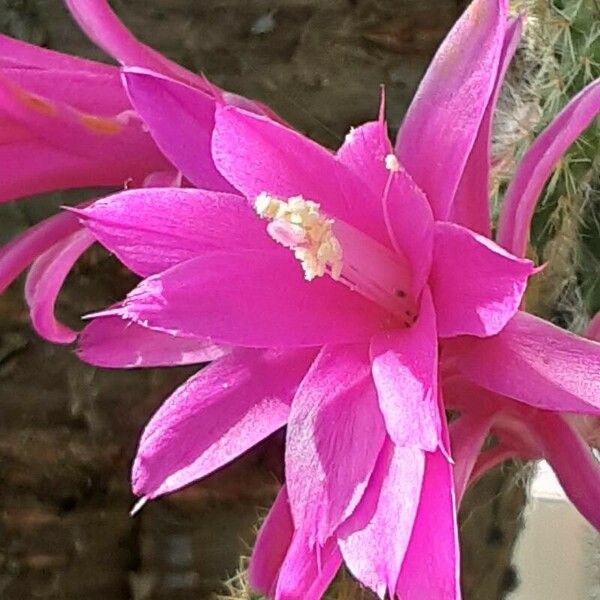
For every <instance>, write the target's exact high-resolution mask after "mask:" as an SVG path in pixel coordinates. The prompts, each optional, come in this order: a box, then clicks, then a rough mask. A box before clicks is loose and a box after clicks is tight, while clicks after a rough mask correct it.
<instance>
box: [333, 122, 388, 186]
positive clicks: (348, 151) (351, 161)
mask: <svg viewBox="0 0 600 600" xmlns="http://www.w3.org/2000/svg"><path fill="white" fill-rule="evenodd" d="M392 153H393V148H392V144H391V142H390V140H389V138H388V135H387V127H386V124H385V122H384V121H382V120H379V121H370V122H368V123H364V124H363V125H360V126H359V127H356V128H354V127H353V128H352V129H351V130H350V133H348V135H346V139H345V140H344V143H343V144H342V145H341V146H340V148H339V150H338V151H337V153H336V158H337V159H338V161H339V162H340V163H342V164H343V165H344V166H346V167H347V168H348V169H349V170H350V171H352V172H353V173H354V174H355V175H356V176H357V177H359V178H360V179H362V181H363V183H364V184H365V187H368V188H369V189H370V190H371V194H372V196H373V197H375V198H377V197H379V198H380V197H381V196H383V192H384V190H385V187H386V185H387V181H388V178H389V171H388V170H387V169H386V168H385V157H386V156H388V154H392Z"/></svg>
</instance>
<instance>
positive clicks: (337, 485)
mask: <svg viewBox="0 0 600 600" xmlns="http://www.w3.org/2000/svg"><path fill="white" fill-rule="evenodd" d="M384 440H385V427H384V424H383V418H382V416H381V412H380V411H379V407H378V404H377V394H376V392H375V386H374V383H373V378H372V377H371V365H370V361H369V353H368V347H367V345H366V344H364V345H362V344H361V345H357V346H337V345H336V346H326V347H325V348H323V349H322V350H321V352H320V353H319V356H318V358H317V360H316V361H315V362H314V364H313V366H312V367H311V369H310V371H309V372H308V374H307V375H306V377H305V378H304V379H303V381H302V384H301V385H300V387H299V389H298V392H297V394H296V396H295V397H294V401H293V404H292V411H291V413H290V417H289V423H288V429H287V443H286V453H285V464H286V470H285V472H286V482H287V489H288V494H289V497H290V504H291V509H292V515H293V517H294V525H295V527H296V529H298V530H301V531H303V532H305V534H306V536H307V539H308V543H309V545H310V546H311V547H312V546H313V545H315V544H318V545H321V546H322V545H323V544H325V541H326V540H327V539H328V538H329V537H330V536H331V535H332V534H333V532H334V531H335V529H336V528H337V526H338V525H339V524H340V523H341V522H342V521H343V520H345V519H346V518H347V517H349V516H350V514H352V512H353V511H354V509H355V508H356V506H357V504H358V502H359V501H360V499H361V497H362V495H363V494H364V491H365V488H366V486H367V483H368V481H369V478H370V476H371V473H372V471H373V469H374V467H375V462H376V460H377V456H378V455H379V452H380V450H381V447H382V445H383V442H384Z"/></svg>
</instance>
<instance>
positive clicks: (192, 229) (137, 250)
mask: <svg viewBox="0 0 600 600" xmlns="http://www.w3.org/2000/svg"><path fill="white" fill-rule="evenodd" d="M77 214H78V215H79V216H80V218H81V219H82V222H83V224H84V225H85V226H86V227H87V228H88V229H89V230H90V231H91V232H92V233H93V234H94V237H96V238H97V240H98V241H99V242H100V243H101V244H102V245H103V246H104V247H105V248H107V249H108V250H109V251H110V252H113V253H114V254H116V255H117V257H118V258H119V260H120V261H121V262H122V263H123V264H125V265H126V266H127V267H128V268H129V269H131V270H132V271H133V272H134V273H137V274H138V275H141V276H143V277H147V276H148V275H153V274H155V273H160V272H161V271H165V270H166V269H168V268H169V267H172V266H174V265H177V264H179V263H181V262H184V261H186V260H189V259H191V258H194V257H196V256H198V255H199V254H201V253H202V252H206V251H211V250H233V249H253V250H261V249H262V250H266V251H269V250H273V248H274V243H273V241H272V240H271V238H269V236H268V235H267V233H266V230H265V226H264V223H262V222H261V221H260V219H259V218H258V217H257V215H256V213H255V212H254V211H253V210H252V209H251V208H250V207H249V206H248V203H247V202H246V200H245V199H244V198H243V197H241V196H234V195H232V194H226V193H219V192H209V191H204V190H195V189H189V188H188V189H186V188H164V189H160V188H151V189H136V190H129V191H126V192H122V193H120V194H115V195H114V196H109V197H108V198H103V199H102V200H98V201H97V202H95V203H94V204H92V205H90V206H89V207H87V208H85V209H84V210H82V211H78V212H77Z"/></svg>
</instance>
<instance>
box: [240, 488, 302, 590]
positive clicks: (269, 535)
mask: <svg viewBox="0 0 600 600" xmlns="http://www.w3.org/2000/svg"><path fill="white" fill-rule="evenodd" d="M293 535H294V523H293V521H292V513H291V511H290V504H289V499H288V495H287V490H286V487H285V485H284V486H283V487H282V488H281V490H279V494H277V498H275V502H274V503H273V506H271V510H269V514H268V515H267V518H266V519H265V520H264V521H263V524H262V525H261V527H260V529H259V531H258V535H257V536H256V542H255V543H254V548H253V549H252V557H251V559H250V565H249V567H248V581H249V583H250V587H251V588H252V589H253V590H255V591H257V592H260V593H261V594H264V595H265V596H269V597H271V598H272V597H273V596H274V595H275V586H276V584H277V575H278V573H279V569H280V568H281V565H282V563H283V561H284V559H285V556H286V554H287V552H288V549H289V547H290V544H291V542H292V538H293Z"/></svg>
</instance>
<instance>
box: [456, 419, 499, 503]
mask: <svg viewBox="0 0 600 600" xmlns="http://www.w3.org/2000/svg"><path fill="white" fill-rule="evenodd" d="M491 423H492V418H491V417H490V416H489V415H486V414H469V413H464V414H462V415H461V416H460V417H458V418H457V419H456V420H454V421H453V422H452V423H450V439H451V441H452V458H453V460H454V469H453V473H454V487H455V490H456V498H457V500H456V503H457V504H458V505H460V501H461V499H462V497H463V494H464V493H465V490H466V489H467V486H468V485H469V482H470V480H471V474H472V472H473V468H474V467H475V463H476V462H477V458H478V456H479V453H480V451H481V449H482V447H483V443H484V442H485V439H486V437H487V435H488V434H489V432H490V426H491Z"/></svg>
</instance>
